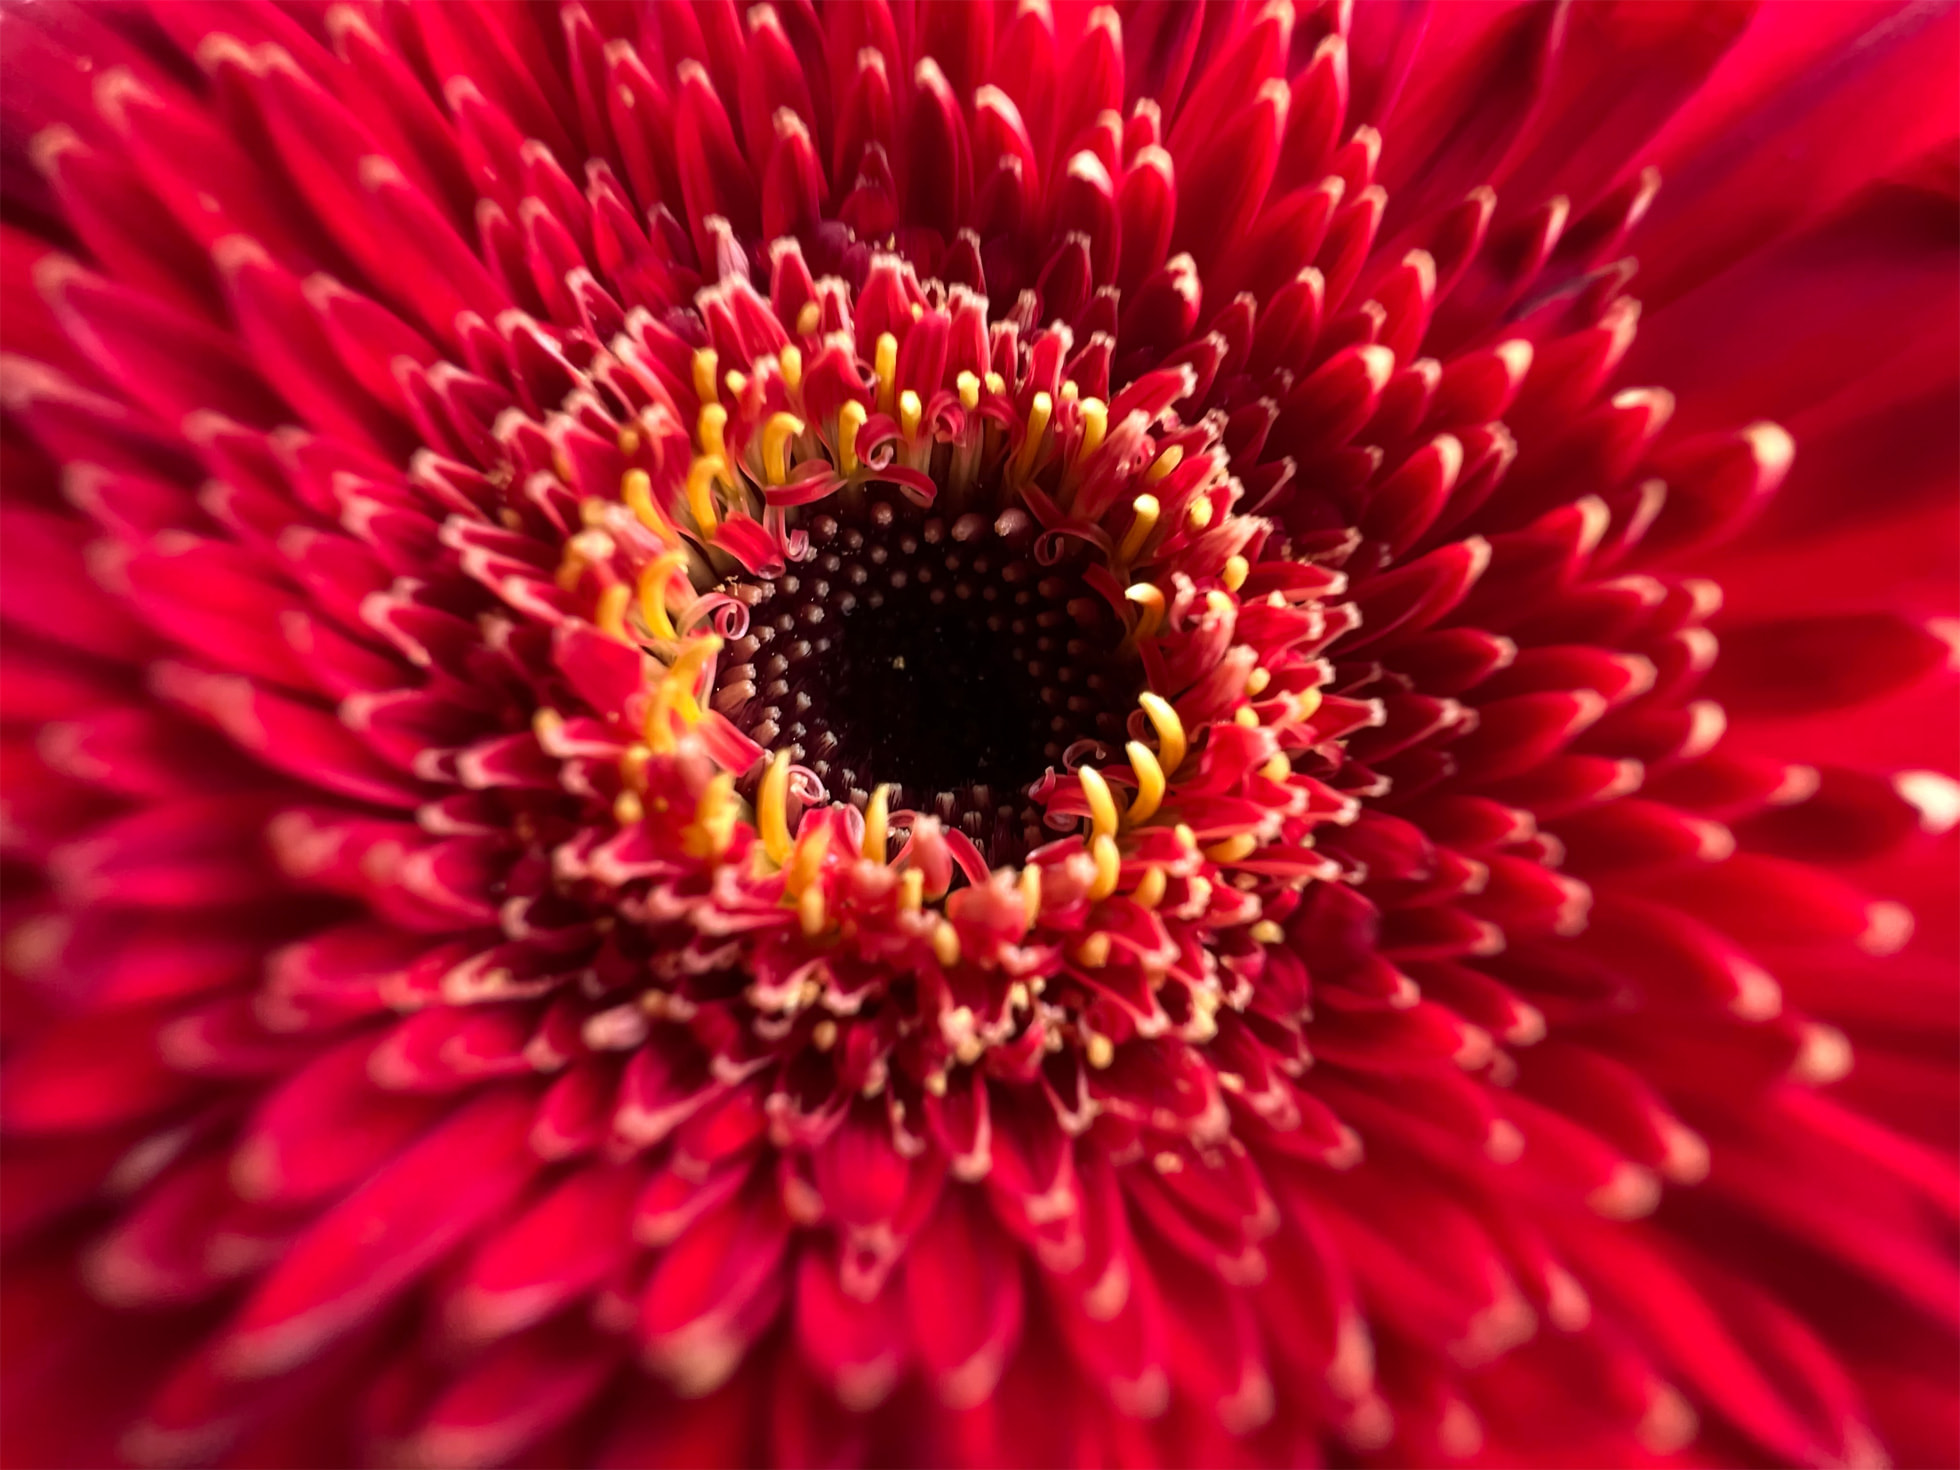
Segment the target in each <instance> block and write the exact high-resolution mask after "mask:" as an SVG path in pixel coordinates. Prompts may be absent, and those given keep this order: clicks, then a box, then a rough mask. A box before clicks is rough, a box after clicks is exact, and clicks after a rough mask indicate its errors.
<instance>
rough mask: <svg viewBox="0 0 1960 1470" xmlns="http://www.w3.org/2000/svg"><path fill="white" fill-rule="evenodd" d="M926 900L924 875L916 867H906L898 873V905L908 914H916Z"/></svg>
mask: <svg viewBox="0 0 1960 1470" xmlns="http://www.w3.org/2000/svg"><path fill="white" fill-rule="evenodd" d="M925 901H926V875H925V874H924V873H922V872H920V871H919V870H918V869H917V868H907V869H906V870H905V871H904V872H903V873H900V874H899V875H898V906H899V908H900V909H902V910H903V911H904V912H906V913H908V914H916V913H917V912H918V911H919V909H920V908H921V907H922V906H923V905H924V903H925Z"/></svg>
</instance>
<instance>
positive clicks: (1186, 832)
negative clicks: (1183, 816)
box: [1171, 822, 1198, 852]
mask: <svg viewBox="0 0 1960 1470" xmlns="http://www.w3.org/2000/svg"><path fill="white" fill-rule="evenodd" d="M1171 835H1172V836H1173V837H1175V838H1177V841H1178V845H1179V846H1180V847H1182V848H1184V849H1185V850H1186V851H1187V852H1196V851H1197V850H1198V834H1197V833H1196V832H1193V831H1192V830H1191V824H1190V823H1189V822H1179V823H1178V824H1177V825H1176V826H1175V827H1173V828H1171Z"/></svg>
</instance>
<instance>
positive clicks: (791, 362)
mask: <svg viewBox="0 0 1960 1470" xmlns="http://www.w3.org/2000/svg"><path fill="white" fill-rule="evenodd" d="M776 361H777V362H779V363H781V364H782V367H783V386H784V387H785V388H787V389H789V391H790V392H792V393H794V392H796V390H797V389H799V388H801V387H802V386H803V349H802V348H801V347H798V346H797V345H796V344H795V343H794V342H792V343H790V344H789V346H787V347H785V348H784V349H783V350H782V351H781V352H779V353H777V354H776Z"/></svg>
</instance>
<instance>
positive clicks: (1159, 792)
mask: <svg viewBox="0 0 1960 1470" xmlns="http://www.w3.org/2000/svg"><path fill="white" fill-rule="evenodd" d="M1123 749H1124V750H1125V751H1126V752H1127V753H1128V755H1129V757H1130V769H1131V770H1132V771H1134V772H1136V778H1137V794H1136V796H1135V797H1134V798H1133V799H1132V800H1131V802H1130V813H1129V823H1130V825H1131V826H1133V827H1134V826H1137V825H1138V824H1140V823H1143V822H1147V821H1149V820H1150V819H1151V818H1152V817H1154V816H1156V815H1157V808H1158V807H1160V806H1162V805H1163V803H1164V768H1163V766H1161V765H1160V764H1158V761H1157V757H1156V756H1154V755H1152V754H1151V752H1150V747H1149V746H1147V745H1145V744H1144V743H1143V742H1142V741H1141V740H1132V741H1131V742H1130V743H1129V744H1128V745H1126V746H1124V747H1123Z"/></svg>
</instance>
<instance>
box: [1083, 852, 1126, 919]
mask: <svg viewBox="0 0 1960 1470" xmlns="http://www.w3.org/2000/svg"><path fill="white" fill-rule="evenodd" d="M1089 855H1090V856H1091V857H1093V858H1094V859H1095V860H1096V879H1095V881H1094V882H1093V883H1091V884H1090V885H1089V901H1090V902H1091V903H1099V902H1101V901H1102V900H1103V899H1105V898H1108V897H1109V896H1110V894H1112V893H1114V892H1115V891H1116V883H1117V880H1118V879H1119V878H1120V877H1122V869H1123V858H1122V855H1121V854H1120V853H1118V852H1117V851H1116V839H1115V838H1114V837H1098V838H1097V839H1096V840H1095V841H1094V842H1092V843H1090V844H1089Z"/></svg>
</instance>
